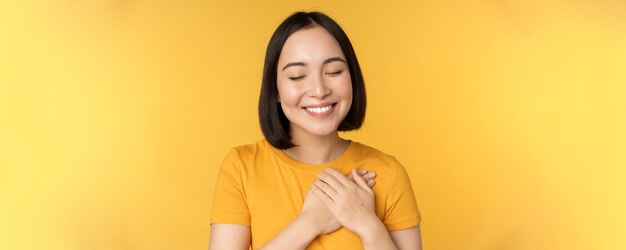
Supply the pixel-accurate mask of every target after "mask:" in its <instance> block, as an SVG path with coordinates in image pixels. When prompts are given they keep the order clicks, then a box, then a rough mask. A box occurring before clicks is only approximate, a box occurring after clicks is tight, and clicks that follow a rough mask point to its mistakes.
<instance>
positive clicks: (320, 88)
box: [309, 76, 332, 99]
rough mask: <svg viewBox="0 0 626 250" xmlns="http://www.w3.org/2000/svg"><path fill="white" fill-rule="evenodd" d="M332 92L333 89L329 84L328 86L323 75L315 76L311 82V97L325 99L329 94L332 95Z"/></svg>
mask: <svg viewBox="0 0 626 250" xmlns="http://www.w3.org/2000/svg"><path fill="white" fill-rule="evenodd" d="M331 92H332V91H331V89H330V88H329V87H328V86H326V83H325V82H324V78H323V77H321V76H319V77H315V78H314V79H313V81H312V82H311V87H310V88H309V96H310V97H316V98H319V99H323V98H324V97H326V96H327V95H330V93H331Z"/></svg>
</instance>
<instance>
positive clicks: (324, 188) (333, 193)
mask: <svg viewBox="0 0 626 250" xmlns="http://www.w3.org/2000/svg"><path fill="white" fill-rule="evenodd" d="M313 185H314V186H316V187H317V188H316V189H321V190H322V192H324V193H325V194H326V195H328V197H330V198H331V199H333V200H335V197H337V190H335V189H334V188H333V187H331V186H330V185H328V184H326V183H325V182H323V181H321V180H316V181H315V182H313Z"/></svg>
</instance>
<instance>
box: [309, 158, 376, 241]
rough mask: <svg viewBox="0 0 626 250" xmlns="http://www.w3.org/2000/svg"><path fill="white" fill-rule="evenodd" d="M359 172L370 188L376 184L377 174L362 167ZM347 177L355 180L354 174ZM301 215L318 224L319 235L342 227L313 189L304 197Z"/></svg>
mask: <svg viewBox="0 0 626 250" xmlns="http://www.w3.org/2000/svg"><path fill="white" fill-rule="evenodd" d="M358 173H359V175H360V176H361V178H363V180H364V181H365V182H366V183H367V185H368V186H369V187H370V188H372V187H373V186H374V184H376V182H375V181H374V178H376V174H375V173H374V172H368V171H367V170H363V169H362V170H359V171H358ZM347 177H348V179H350V180H352V181H354V180H353V179H352V175H348V176H347ZM313 187H314V186H313ZM300 217H301V219H308V220H309V221H310V222H311V223H313V224H314V225H316V229H317V232H319V234H318V235H321V234H328V233H332V232H334V231H336V230H337V229H339V228H341V224H339V221H337V219H335V217H334V216H333V214H332V213H331V212H330V210H329V209H328V208H327V207H326V206H325V205H324V203H322V201H321V200H320V199H319V198H317V196H316V195H315V194H314V193H313V189H311V190H309V191H308V192H307V194H306V197H305V198H304V205H303V207H302V211H301V212H300Z"/></svg>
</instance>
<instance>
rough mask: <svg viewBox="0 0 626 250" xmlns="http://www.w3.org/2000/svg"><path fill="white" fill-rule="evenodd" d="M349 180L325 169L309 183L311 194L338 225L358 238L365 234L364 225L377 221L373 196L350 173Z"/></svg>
mask: <svg viewBox="0 0 626 250" xmlns="http://www.w3.org/2000/svg"><path fill="white" fill-rule="evenodd" d="M352 176H353V178H354V179H355V181H350V180H349V179H348V178H347V177H345V176H343V175H342V174H341V173H339V172H338V171H336V170H334V169H331V168H327V169H326V170H325V171H324V172H321V173H319V174H318V177H319V179H318V180H316V181H315V182H314V183H313V186H314V188H313V189H314V190H313V193H314V194H315V196H316V197H317V198H319V200H321V201H322V203H323V204H324V205H325V206H326V207H327V208H328V209H329V210H330V212H331V213H332V215H333V216H334V218H335V219H336V220H337V221H338V222H339V224H341V225H342V226H344V227H346V228H348V230H350V231H352V232H355V233H357V234H359V235H361V234H362V233H363V232H364V231H366V230H367V225H370V223H371V221H372V220H374V219H376V220H378V217H376V213H375V210H374V208H375V203H374V201H375V200H374V192H373V191H372V189H371V188H370V187H369V186H368V185H367V183H366V182H365V181H363V179H362V178H359V177H360V176H359V175H358V174H357V172H356V170H354V169H353V170H352ZM355 182H356V183H355Z"/></svg>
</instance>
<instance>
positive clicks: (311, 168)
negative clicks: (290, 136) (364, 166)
mask: <svg viewBox="0 0 626 250" xmlns="http://www.w3.org/2000/svg"><path fill="white" fill-rule="evenodd" d="M348 142H349V144H348V147H347V148H346V150H344V151H343V152H342V153H341V155H339V157H337V158H335V159H334V160H332V161H329V162H326V163H322V164H308V163H303V162H299V161H297V160H296V159H293V158H291V156H289V155H288V154H287V153H285V152H284V151H282V150H280V149H277V148H275V147H274V146H272V145H271V144H269V142H267V141H266V143H267V144H268V146H269V147H270V148H272V151H273V152H274V154H275V155H276V156H278V158H280V159H281V160H282V161H284V162H285V163H287V165H289V166H291V167H294V168H297V169H300V170H304V171H307V172H313V173H318V172H321V171H324V169H325V168H328V167H330V168H333V169H335V170H337V171H340V172H342V173H344V172H349V171H345V170H346V169H350V166H348V160H349V159H350V157H351V155H352V154H353V151H354V148H355V147H356V145H355V144H356V143H355V142H354V141H352V140H348Z"/></svg>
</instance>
